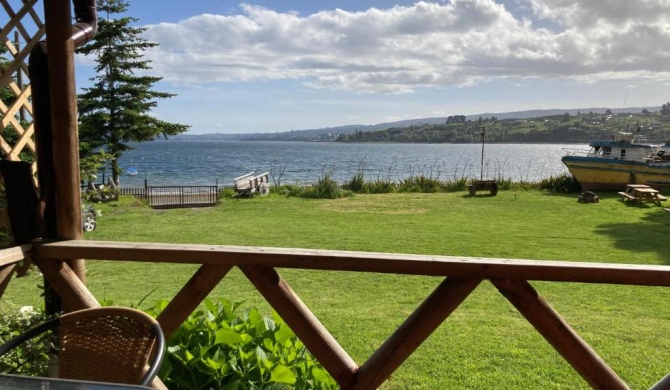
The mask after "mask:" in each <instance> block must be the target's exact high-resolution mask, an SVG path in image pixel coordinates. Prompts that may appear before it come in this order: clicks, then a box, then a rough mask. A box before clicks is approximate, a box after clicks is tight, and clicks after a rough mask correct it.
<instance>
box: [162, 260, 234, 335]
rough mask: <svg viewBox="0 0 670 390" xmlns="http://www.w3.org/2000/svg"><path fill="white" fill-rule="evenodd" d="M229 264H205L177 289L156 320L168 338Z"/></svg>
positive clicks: (210, 289) (212, 287)
mask: <svg viewBox="0 0 670 390" xmlns="http://www.w3.org/2000/svg"><path fill="white" fill-rule="evenodd" d="M232 268H233V267H232V266H229V265H210V264H205V265H203V266H201V267H200V268H198V270H197V271H196V272H195V274H193V276H192V277H191V279H189V281H188V282H186V284H185V285H184V287H182V288H181V290H179V292H178V293H177V295H175V297H174V298H173V299H172V300H171V301H170V303H168V305H167V306H166V307H165V309H163V311H162V312H161V313H160V314H159V315H158V317H157V318H156V320H158V322H159V323H160V324H161V329H163V333H164V334H165V338H166V339H168V338H170V336H172V334H174V332H175V331H176V330H177V329H179V327H180V326H181V324H183V323H184V321H185V320H186V319H187V318H188V316H189V315H190V314H191V313H193V311H194V310H195V308H196V307H198V305H199V304H200V302H202V301H203V299H205V298H206V297H207V295H209V293H210V292H212V290H213V289H214V287H216V285H217V284H219V282H220V281H221V279H223V278H224V277H225V276H226V274H228V272H229V271H230V270H231V269H232Z"/></svg>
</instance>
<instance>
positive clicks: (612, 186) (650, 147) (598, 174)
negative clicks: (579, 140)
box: [562, 133, 670, 191]
mask: <svg viewBox="0 0 670 390" xmlns="http://www.w3.org/2000/svg"><path fill="white" fill-rule="evenodd" d="M589 146H590V147H591V148H590V150H588V151H582V152H581V153H580V152H575V151H569V150H568V154H567V155H565V156H564V157H563V158H562V161H563V164H565V166H566V167H568V169H569V170H570V172H571V173H572V174H573V175H574V177H575V179H577V181H578V182H579V184H580V185H581V186H582V190H584V191H597V190H604V191H622V190H623V189H625V188H626V185H627V184H647V185H670V146H668V145H654V144H649V143H646V142H643V141H642V140H641V139H636V138H635V136H634V135H633V133H619V134H617V135H614V136H613V137H612V139H610V140H599V141H593V142H591V143H590V144H589Z"/></svg>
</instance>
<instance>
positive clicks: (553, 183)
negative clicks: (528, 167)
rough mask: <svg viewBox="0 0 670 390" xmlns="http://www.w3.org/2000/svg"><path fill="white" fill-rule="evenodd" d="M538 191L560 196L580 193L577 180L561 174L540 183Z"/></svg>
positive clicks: (569, 175) (580, 188) (570, 175)
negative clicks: (556, 193)
mask: <svg viewBox="0 0 670 390" xmlns="http://www.w3.org/2000/svg"><path fill="white" fill-rule="evenodd" d="M540 189H542V190H547V191H551V192H558V193H562V194H572V193H577V192H581V191H582V187H581V186H580V185H579V182H578V181H577V179H575V177H574V176H572V174H569V173H563V174H560V175H558V176H553V175H552V176H549V177H548V178H546V179H543V180H541V181H540Z"/></svg>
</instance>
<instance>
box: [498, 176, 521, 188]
mask: <svg viewBox="0 0 670 390" xmlns="http://www.w3.org/2000/svg"><path fill="white" fill-rule="evenodd" d="M496 181H497V182H498V190H501V191H508V190H511V189H512V188H513V187H514V186H515V185H517V184H518V183H514V182H513V181H512V179H510V178H507V179H504V178H502V177H499V178H498V179H496Z"/></svg>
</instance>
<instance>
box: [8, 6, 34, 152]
mask: <svg viewBox="0 0 670 390" xmlns="http://www.w3.org/2000/svg"><path fill="white" fill-rule="evenodd" d="M37 2H38V0H23V1H19V0H0V4H2V7H3V8H4V11H5V12H6V14H7V16H8V19H9V21H8V22H7V24H5V25H4V26H2V31H0V42H2V44H3V45H4V46H5V47H6V48H7V54H9V56H11V58H5V59H7V60H9V61H10V62H9V65H8V66H7V67H6V68H5V69H0V88H7V89H8V90H9V92H10V93H11V94H12V95H13V96H14V99H13V101H12V102H11V104H9V105H7V104H5V102H2V101H0V130H2V133H1V134H0V153H1V154H2V157H3V158H4V159H6V160H12V161H18V160H20V153H21V152H23V151H24V150H25V149H26V148H27V149H28V150H29V151H31V152H35V142H34V139H33V138H34V137H33V134H34V129H33V109H32V105H31V103H30V101H31V99H30V96H31V89H30V85H29V84H28V76H29V75H28V65H27V60H28V55H29V54H30V51H31V50H32V48H33V47H34V46H35V45H36V44H37V43H38V42H39V41H40V39H42V37H43V36H44V33H45V27H44V24H43V23H42V21H41V20H40V17H39V15H38V14H37V12H36V11H35V6H36V4H37ZM0 13H1V11H0ZM19 80H25V84H24V83H23V82H19ZM8 129H11V130H10V131H9V132H8V131H7V130H8ZM14 134H15V135H16V136H14ZM3 135H4V137H3ZM8 135H11V136H8Z"/></svg>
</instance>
